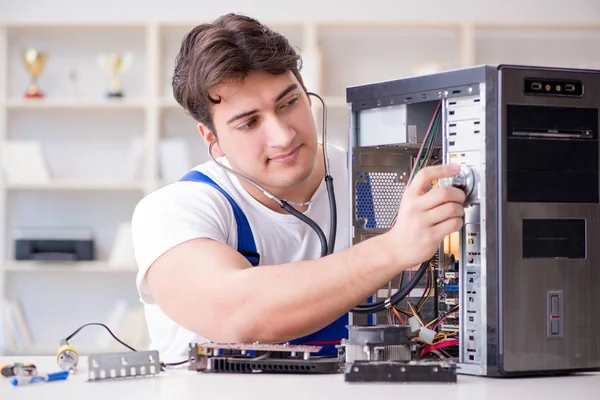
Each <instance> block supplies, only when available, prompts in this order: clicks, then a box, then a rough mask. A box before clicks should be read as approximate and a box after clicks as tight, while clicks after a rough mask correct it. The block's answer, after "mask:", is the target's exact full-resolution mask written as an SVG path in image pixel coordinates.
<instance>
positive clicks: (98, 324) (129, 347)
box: [65, 322, 137, 351]
mask: <svg viewBox="0 0 600 400" xmlns="http://www.w3.org/2000/svg"><path fill="white" fill-rule="evenodd" d="M91 325H97V326H102V327H104V328H105V329H106V330H107V331H108V333H110V335H111V336H112V337H113V338H114V339H115V340H116V341H117V342H119V343H121V344H122V345H123V346H125V347H127V348H128V349H129V350H132V351H137V350H136V349H134V348H133V347H131V346H130V345H128V344H127V343H125V342H123V341H122V340H121V339H119V338H118V337H116V336H115V334H114V333H112V331H111V330H110V328H109V327H108V326H106V325H104V324H102V323H100V322H90V323H87V324H85V325H82V326H80V327H79V328H77V330H76V331H75V332H73V333H71V334H70V335H69V336H67V338H66V339H65V341H66V342H68V341H69V340H71V339H72V338H73V336H75V335H77V334H78V333H79V332H80V331H81V330H82V329H83V328H85V327H86V326H91Z"/></svg>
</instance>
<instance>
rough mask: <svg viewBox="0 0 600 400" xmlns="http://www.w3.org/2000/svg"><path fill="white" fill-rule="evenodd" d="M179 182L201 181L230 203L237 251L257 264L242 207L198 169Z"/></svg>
mask: <svg viewBox="0 0 600 400" xmlns="http://www.w3.org/2000/svg"><path fill="white" fill-rule="evenodd" d="M179 181H180V182H186V181H187V182H201V183H206V184H208V185H210V186H212V187H214V188H215V189H217V190H218V191H219V192H221V193H222V194H223V196H225V198H226V199H227V200H228V201H229V203H230V204H231V208H232V209H233V215H234V216H235V222H236V225H237V237H238V248H237V251H238V252H239V253H240V254H242V255H243V256H244V257H246V259H247V260H248V261H249V262H250V264H252V265H253V266H257V265H258V264H259V262H260V254H258V253H257V251H256V243H255V242H254V235H253V234H252V229H251V228H250V224H249V223H248V219H247V218H246V216H245V215H244V212H243V211H242V209H241V208H240V207H239V206H238V205H237V203H236V202H235V200H233V198H232V197H231V196H230V195H229V193H227V192H226V191H225V190H224V189H223V188H222V187H221V186H219V185H218V184H217V183H215V181H213V180H212V179H210V178H209V177H208V176H206V175H205V174H203V173H202V172H200V171H190V172H188V173H187V174H185V176H184V177H183V178H181V179H180V180H179Z"/></svg>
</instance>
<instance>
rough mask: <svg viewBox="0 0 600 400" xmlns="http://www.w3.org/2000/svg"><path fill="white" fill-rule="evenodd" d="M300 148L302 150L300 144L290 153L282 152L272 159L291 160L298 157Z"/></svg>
mask: <svg viewBox="0 0 600 400" xmlns="http://www.w3.org/2000/svg"><path fill="white" fill-rule="evenodd" d="M299 150H300V146H298V147H296V148H295V149H294V150H292V151H290V152H289V153H285V154H280V155H278V156H276V157H271V161H289V160H291V159H293V158H295V157H296V155H297V154H298V151H299Z"/></svg>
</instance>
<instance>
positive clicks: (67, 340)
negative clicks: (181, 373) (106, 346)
mask: <svg viewBox="0 0 600 400" xmlns="http://www.w3.org/2000/svg"><path fill="white" fill-rule="evenodd" d="M92 325H96V326H101V327H103V328H104V329H106V330H107V331H108V333H110V335H111V336H112V337H113V338H114V339H115V340H116V341H117V342H119V343H121V344H122V345H123V346H125V347H127V348H128V349H129V350H131V351H137V350H136V349H134V348H133V347H131V346H130V345H128V344H127V343H125V342H123V341H122V340H121V339H119V338H118V337H117V336H115V334H114V333H113V332H112V331H111V330H110V328H109V327H108V326H106V325H104V324H102V323H100V322H89V323H87V324H84V325H82V326H80V327H79V328H77V329H76V330H75V332H73V333H71V334H70V335H69V336H67V337H66V338H65V339H63V340H61V342H65V343H66V344H68V342H69V340H71V339H72V338H73V336H75V335H77V334H78V333H79V332H80V331H81V330H82V329H83V328H85V327H86V326H92ZM187 362H189V360H183V361H177V362H174V363H164V362H161V363H160V366H161V369H162V370H164V368H165V367H176V366H178V365H183V364H185V363H187Z"/></svg>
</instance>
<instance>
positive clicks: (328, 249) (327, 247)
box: [208, 92, 429, 314]
mask: <svg viewBox="0 0 600 400" xmlns="http://www.w3.org/2000/svg"><path fill="white" fill-rule="evenodd" d="M306 94H307V95H309V96H315V97H316V98H318V99H319V101H321V104H323V158H324V159H325V185H326V186H327V195H328V196H329V211H330V226H329V244H328V243H327V240H326V239H325V234H324V233H323V230H322V229H321V228H320V227H319V225H317V224H316V223H315V221H313V220H312V219H310V218H309V217H307V216H306V215H304V214H302V213H301V212H299V211H298V210H296V209H294V208H293V207H292V206H291V205H290V204H293V205H298V206H305V205H307V204H309V203H310V202H308V203H295V202H292V201H288V200H284V199H280V198H279V197H277V196H275V195H274V194H273V193H271V192H269V191H268V190H267V189H265V188H263V187H262V186H260V185H259V184H258V183H256V182H254V181H253V180H251V179H249V178H246V177H245V176H243V175H241V174H239V173H238V172H236V171H234V170H232V169H231V168H228V167H227V166H225V165H223V164H221V163H219V162H218V161H217V160H216V159H215V157H214V156H213V154H212V147H213V146H214V144H215V143H216V140H215V141H212V142H211V143H210V145H209V146H208V155H209V157H210V159H211V160H212V161H213V162H214V163H215V164H216V165H218V166H219V167H220V168H223V169H224V170H225V171H227V172H229V173H231V174H233V175H235V176H237V177H238V178H240V179H242V180H244V181H245V182H248V183H249V184H250V185H252V186H254V187H255V188H257V189H258V190H260V191H261V192H263V193H264V195H265V196H267V197H268V198H270V199H271V200H273V201H276V202H277V204H279V206H280V207H281V208H283V209H284V210H286V211H287V212H289V213H290V214H292V215H293V216H295V217H297V218H298V219H300V220H302V221H303V222H305V223H306V224H308V225H309V226H310V227H311V228H312V229H314V231H315V232H316V233H317V235H318V236H319V240H320V241H321V257H324V256H326V255H329V254H331V253H333V248H334V247H335V235H336V230H337V229H336V228H337V208H336V204H335V194H334V192H333V178H332V177H331V174H330V171H329V159H328V158H327V105H326V104H325V100H323V98H321V96H319V95H318V94H316V93H312V92H306ZM428 268H429V261H427V262H424V263H422V264H421V267H420V268H419V270H418V271H417V272H416V274H415V276H414V277H413V278H412V279H411V280H410V282H409V284H408V285H406V286H403V287H402V288H401V289H400V290H398V291H397V292H396V293H395V294H394V295H392V296H391V297H390V298H388V299H386V300H383V301H378V302H373V303H369V304H359V305H357V306H355V307H353V308H352V310H351V311H352V312H354V313H358V314H374V313H377V312H381V311H384V310H386V309H388V308H391V307H392V306H393V305H396V304H399V303H400V301H401V300H402V299H404V298H405V297H406V296H407V295H408V294H409V293H410V292H411V291H412V290H413V289H414V287H415V286H416V285H417V283H418V282H419V281H420V280H421V278H422V277H423V275H424V274H425V272H426V271H427V270H428Z"/></svg>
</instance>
